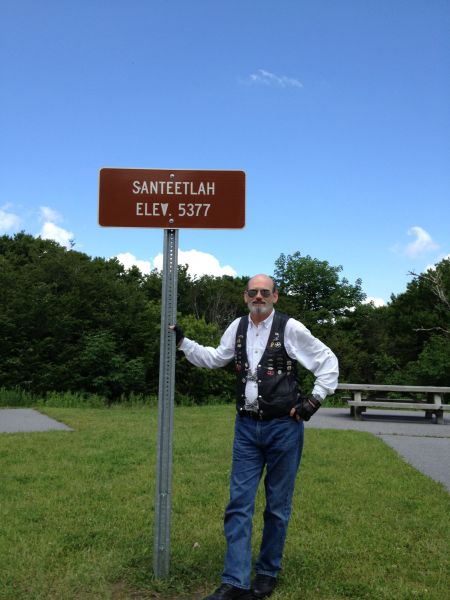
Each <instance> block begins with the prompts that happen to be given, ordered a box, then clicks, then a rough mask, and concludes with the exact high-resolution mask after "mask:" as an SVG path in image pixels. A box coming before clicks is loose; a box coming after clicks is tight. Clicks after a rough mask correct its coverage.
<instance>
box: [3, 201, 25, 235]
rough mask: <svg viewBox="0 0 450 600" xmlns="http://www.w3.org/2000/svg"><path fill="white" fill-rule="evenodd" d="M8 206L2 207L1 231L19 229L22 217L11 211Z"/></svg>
mask: <svg viewBox="0 0 450 600" xmlns="http://www.w3.org/2000/svg"><path fill="white" fill-rule="evenodd" d="M7 209H8V206H3V208H0V232H3V233H4V232H6V231H10V230H11V229H17V228H18V227H19V225H20V222H21V219H20V217H18V216H17V215H15V214H14V213H12V212H9V211H8V210H7Z"/></svg>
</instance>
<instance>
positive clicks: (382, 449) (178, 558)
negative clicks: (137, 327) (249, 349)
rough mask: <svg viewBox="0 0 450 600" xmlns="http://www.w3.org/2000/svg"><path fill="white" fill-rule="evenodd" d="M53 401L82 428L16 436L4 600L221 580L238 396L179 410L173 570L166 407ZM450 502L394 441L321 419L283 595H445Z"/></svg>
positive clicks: (10, 455)
mask: <svg viewBox="0 0 450 600" xmlns="http://www.w3.org/2000/svg"><path fill="white" fill-rule="evenodd" d="M40 410H42V409H40ZM45 412H46V413H47V414H48V415H49V416H51V417H53V418H56V419H58V420H61V421H63V422H65V423H66V424H68V425H70V426H71V427H73V428H74V431H73V432H66V431H53V432H46V433H26V434H1V435H0V464H1V471H0V511H1V520H0V557H1V558H0V599H1V600H4V599H8V600H25V599H27V600H37V599H39V600H41V599H42V600H44V599H45V600H50V599H51V600H53V599H55V600H57V599H58V600H72V599H76V600H94V599H95V600H100V599H102V600H104V599H105V600H106V599H112V600H131V599H149V600H150V599H156V598H158V599H161V600H163V599H169V598H170V599H175V598H177V599H180V600H181V599H185V600H189V599H194V598H196V599H197V598H202V597H203V596H204V595H206V593H209V592H210V591H211V590H212V589H213V588H214V587H216V586H217V585H218V583H219V580H220V573H221V568H222V558H223V552H224V540H223V534H222V516H223V509H224V506H225V504H226V502H227V497H228V476H229V467H230V453H231V440H232V428H233V408H232V407H231V406H225V405H221V406H208V407H184V408H177V409H176V410H175V426H174V456H173V458H174V465H173V498H172V536H171V571H170V576H169V577H168V578H167V579H165V580H162V581H157V580H155V579H154V576H153V573H152V564H153V563H152V553H153V507H154V490H155V487H154V477H155V448H156V439H157V410H156V409H154V408H138V409H130V408H127V409H125V408H114V409H74V408H46V409H45ZM262 503H263V496H262V494H259V495H258V499H257V512H256V517H255V527H254V543H255V552H256V551H257V547H258V542H259V540H260V535H261V507H262ZM449 514H450V496H449V495H448V493H447V492H446V491H445V489H444V488H443V486H441V485H440V484H438V483H435V482H434V481H432V480H430V479H428V478H427V477H425V476H424V475H422V474H420V473H419V472H417V471H415V470H414V469H413V468H412V467H410V466H409V465H407V464H406V463H405V462H404V461H403V460H402V459H401V458H400V457H399V456H398V455H397V454H396V453H395V452H394V451H393V450H392V449H391V448H389V447H388V446H386V445H385V444H384V443H383V442H382V441H381V440H380V439H378V438H376V437H374V436H372V435H370V434H366V433H361V432H354V431H332V430H313V429H309V430H308V431H307V435H306V440H305V450H304V456H303V462H302V467H301V471H300V474H299V477H298V485H297V489H296V493H295V498H294V506H293V515H292V519H291V524H290V529H289V536H288V541H287V544H286V551H285V560H284V568H283V571H282V573H281V575H280V585H279V587H278V589H277V591H276V593H274V594H273V596H272V598H273V600H282V599H283V600H301V599H303V598H304V599H311V600H312V599H314V600H319V599H321V600H331V599H338V598H358V599H365V598H367V599H372V598H373V599H386V600H387V599H389V600H395V599H404V600H410V599H415V598H417V599H422V598H423V599H425V598H426V599H436V600H445V599H447V598H449V597H450V596H449V591H448V583H449V573H450V552H449V545H448V542H449V539H450V520H449Z"/></svg>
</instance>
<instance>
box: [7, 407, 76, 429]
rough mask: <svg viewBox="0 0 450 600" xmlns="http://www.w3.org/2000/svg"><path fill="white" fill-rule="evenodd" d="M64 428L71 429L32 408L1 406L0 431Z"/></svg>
mask: <svg viewBox="0 0 450 600" xmlns="http://www.w3.org/2000/svg"><path fill="white" fill-rule="evenodd" d="M52 429H64V430H66V431H72V429H71V428H70V427H68V426H67V425H64V423H59V422H58V421H55V419H50V417H47V416H46V415H43V414H41V413H40V412H38V411H37V410H33V409H32V408H1V409H0V433H21V432H31V431H50V430H52Z"/></svg>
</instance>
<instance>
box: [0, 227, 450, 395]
mask: <svg viewBox="0 0 450 600" xmlns="http://www.w3.org/2000/svg"><path fill="white" fill-rule="evenodd" d="M341 271H342V267H340V266H339V267H334V266H332V265H330V264H329V263H328V262H327V261H319V260H317V259H313V258H311V257H310V256H302V255H301V254H300V253H299V252H296V253H294V254H293V255H288V256H285V255H284V254H281V255H280V257H279V258H278V259H277V260H276V262H275V277H276V279H277V282H278V286H279V292H280V298H279V302H278V306H277V308H278V309H279V310H282V311H283V312H286V313H288V314H290V315H291V316H293V317H295V318H298V319H299V320H301V321H302V322H303V323H305V325H306V326H307V327H309V328H310V329H311V331H312V332H313V333H314V334H315V335H317V336H318V337H319V338H320V339H322V340H323V341H324V342H325V343H327V344H328V345H329V346H330V347H331V348H332V349H333V350H334V352H335V353H336V354H337V356H338V358H339V361H340V368H341V381H351V382H367V383H370V382H377V383H408V384H435V385H450V369H449V368H448V365H449V364H450V304H449V298H450V261H449V260H448V259H446V260H443V261H441V263H439V264H438V265H437V266H436V270H435V271H427V272H426V273H425V274H421V275H413V276H412V280H411V282H410V283H409V285H408V287H407V289H406V291H405V292H404V293H403V294H400V295H398V296H394V297H392V299H391V303H390V304H389V305H388V306H385V307H381V308H375V307H374V306H373V305H367V304H362V301H363V300H364V297H365V296H364V293H363V291H362V287H361V281H360V280H357V281H356V282H355V283H354V284H351V283H349V282H348V281H347V280H346V279H345V278H342V279H341V278H340V273H341ZM247 280H248V277H230V276H223V277H212V276H203V277H196V278H192V277H191V276H190V275H189V274H188V270H187V266H185V265H181V266H180V267H179V272H178V311H179V321H180V323H181V324H182V326H183V327H184V329H185V333H186V335H187V336H188V337H191V338H192V339H195V340H197V341H198V342H200V343H203V344H206V345H210V346H216V345H217V344H218V343H219V340H220V336H221V334H222V333H223V331H224V329H225V328H226V327H227V325H228V324H229V323H230V322H231V321H232V320H233V319H235V318H237V317H239V316H241V315H243V314H245V313H246V306H245V304H244V299H243V291H244V289H245V287H246V284H247ZM160 302H161V275H160V273H158V272H157V271H152V272H151V273H150V274H149V275H142V273H141V272H140V271H139V270H138V269H137V268H136V267H133V268H131V269H129V270H126V269H125V268H124V267H123V266H122V265H121V264H120V263H119V262H118V261H117V260H116V259H111V260H105V259H102V258H91V257H89V256H87V255H86V254H83V253H81V252H77V251H74V250H73V249H72V250H66V249H65V248H63V247H61V246H59V245H58V244H57V243H55V242H53V241H49V240H42V239H40V238H37V239H36V238H34V237H32V236H31V235H27V234H25V233H19V234H17V235H15V236H14V237H8V236H2V237H0V340H1V343H0V387H2V388H5V389H10V390H13V389H20V390H23V391H24V392H28V393H30V394H40V395H42V394H44V395H45V394H46V393H50V392H61V393H64V392H71V393H73V394H92V395H95V396H99V397H103V398H105V399H106V401H107V402H114V401H118V400H122V401H123V400H126V399H127V398H129V397H130V396H132V395H139V396H145V395H154V394H156V393H157V391H158V381H159V340H160V321H161V308H160V306H161V305H160ZM299 375H300V381H301V385H302V389H303V390H305V392H307V391H309V388H310V387H311V385H312V377H311V375H310V374H309V372H307V371H305V370H302V369H301V370H300V373H299ZM176 398H177V400H178V402H180V403H185V404H189V403H205V402H218V401H232V400H233V398H234V374H233V369H232V365H230V366H229V367H227V368H225V369H218V370H212V371H211V370H207V369H198V368H196V367H192V366H191V365H190V364H189V363H187V361H186V360H185V359H184V358H183V356H182V354H181V353H178V360H177V379H176Z"/></svg>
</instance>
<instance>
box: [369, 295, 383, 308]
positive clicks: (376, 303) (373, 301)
mask: <svg viewBox="0 0 450 600" xmlns="http://www.w3.org/2000/svg"><path fill="white" fill-rule="evenodd" d="M363 304H373V305H374V306H377V307H378V306H386V302H385V301H384V298H376V297H375V296H367V298H366V299H365V300H364V302H363Z"/></svg>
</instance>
